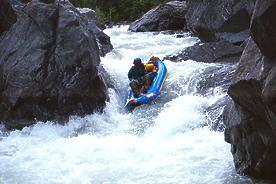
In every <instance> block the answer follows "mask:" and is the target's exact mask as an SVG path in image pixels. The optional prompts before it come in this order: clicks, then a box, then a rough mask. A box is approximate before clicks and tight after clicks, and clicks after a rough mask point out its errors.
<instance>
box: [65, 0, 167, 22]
mask: <svg viewBox="0 0 276 184" xmlns="http://www.w3.org/2000/svg"><path fill="white" fill-rule="evenodd" d="M70 1H71V2H72V3H73V4H74V5H75V6H78V7H87V8H91V9H94V10H96V14H97V16H98V18H99V20H100V21H101V22H104V21H106V20H111V21H132V20H135V19H137V18H139V17H141V16H142V15H143V14H144V13H145V12H147V11H148V10H150V9H151V8H153V7H155V6H157V5H159V4H161V3H164V2H165V1H166V0H116V1H114V0H70Z"/></svg>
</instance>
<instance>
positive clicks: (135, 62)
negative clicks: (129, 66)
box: [133, 58, 142, 65]
mask: <svg viewBox="0 0 276 184" xmlns="http://www.w3.org/2000/svg"><path fill="white" fill-rule="evenodd" d="M141 63H142V60H141V59H140V58H135V59H134V61H133V64H135V65H137V64H141Z"/></svg>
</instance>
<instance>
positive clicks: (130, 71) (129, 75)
mask: <svg viewBox="0 0 276 184" xmlns="http://www.w3.org/2000/svg"><path fill="white" fill-rule="evenodd" d="M132 70H133V67H131V68H130V70H129V71H128V74H127V76H128V79H129V80H131V79H132Z"/></svg>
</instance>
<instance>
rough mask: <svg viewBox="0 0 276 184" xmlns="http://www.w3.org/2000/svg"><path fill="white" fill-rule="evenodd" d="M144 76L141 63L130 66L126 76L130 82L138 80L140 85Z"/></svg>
mask: <svg viewBox="0 0 276 184" xmlns="http://www.w3.org/2000/svg"><path fill="white" fill-rule="evenodd" d="M144 75H145V68H144V64H143V63H141V64H139V65H134V66H132V67H131V68H130V70H129V72H128V74H127V76H128V78H129V80H130V81H131V80H138V81H139V82H140V83H142V82H143V79H144Z"/></svg>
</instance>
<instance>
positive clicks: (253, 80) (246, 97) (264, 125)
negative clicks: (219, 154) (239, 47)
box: [223, 39, 276, 180]
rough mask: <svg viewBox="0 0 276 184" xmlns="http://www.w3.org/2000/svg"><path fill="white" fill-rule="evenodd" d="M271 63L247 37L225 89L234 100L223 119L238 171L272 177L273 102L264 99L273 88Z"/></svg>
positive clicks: (275, 138)
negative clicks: (230, 80)
mask: <svg viewBox="0 0 276 184" xmlns="http://www.w3.org/2000/svg"><path fill="white" fill-rule="evenodd" d="M271 63H272V62H271V61H270V60H269V59H267V58H265V57H264V56H263V55H262V53H261V52H260V49H259V48H258V46H257V45H256V44H255V43H254V41H253V40H252V39H249V40H248V42H247V46H246V48H245V50H244V52H243V54H242V57H241V59H240V61H239V64H238V67H237V70H236V71H235V73H234V77H233V79H232V84H231V85H230V87H229V90H228V94H229V96H230V97H231V98H232V99H233V101H231V102H230V103H229V104H228V105H227V106H226V107H225V109H224V112H223V122H224V124H225V127H226V129H225V140H226V141H227V142H229V143H230V144H231V152H232V154H233V157H234V163H235V167H236V169H237V171H238V173H240V174H247V175H251V176H254V177H256V178H262V179H271V180H275V179H276V176H275V173H276V166H275V164H276V154H275V153H276V115H275V112H273V108H271V106H273V104H275V103H274V102H271V101H269V103H268V102H266V101H265V100H264V99H265V97H266V95H264V91H267V92H268V93H269V95H268V96H270V95H271V94H272V93H273V92H274V91H273V89H275V84H274V83H275V82H272V81H273V79H274V76H275V75H274V71H275V68H274V67H273V64H271ZM268 83H269V84H268ZM265 84H267V85H265ZM268 86H269V87H268ZM266 87H268V88H267V89H266V90H264V89H265V88H266ZM272 96H273V95H272Z"/></svg>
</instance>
